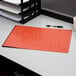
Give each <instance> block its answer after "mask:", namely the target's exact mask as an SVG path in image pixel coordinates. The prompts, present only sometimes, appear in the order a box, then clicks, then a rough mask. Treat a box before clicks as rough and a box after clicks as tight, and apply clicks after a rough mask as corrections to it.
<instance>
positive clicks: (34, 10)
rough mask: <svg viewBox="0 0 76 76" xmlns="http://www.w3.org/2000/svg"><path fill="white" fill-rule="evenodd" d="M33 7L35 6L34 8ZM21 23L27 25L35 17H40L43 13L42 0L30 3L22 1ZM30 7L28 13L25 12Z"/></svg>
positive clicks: (33, 0) (34, 0)
mask: <svg viewBox="0 0 76 76" xmlns="http://www.w3.org/2000/svg"><path fill="white" fill-rule="evenodd" d="M32 5H33V6H32ZM20 6H21V13H20V14H21V17H22V19H21V21H20V22H21V23H25V22H27V21H29V20H31V19H33V18H34V17H36V16H38V15H40V13H41V0H30V1H29V2H26V3H23V0H21V4H20ZM28 6H29V9H28V10H27V11H23V10H24V9H25V8H26V7H28Z"/></svg>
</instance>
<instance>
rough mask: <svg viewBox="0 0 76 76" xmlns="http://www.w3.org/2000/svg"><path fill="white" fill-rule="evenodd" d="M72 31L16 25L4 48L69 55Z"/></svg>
mask: <svg viewBox="0 0 76 76" xmlns="http://www.w3.org/2000/svg"><path fill="white" fill-rule="evenodd" d="M71 35H72V30H65V29H52V28H39V27H31V26H21V25H16V26H15V27H14V29H13V30H12V32H11V33H10V35H9V36H8V38H7V39H6V41H5V42H4V44H3V46H6V47H15V48H22V49H32V50H39V51H52V52H63V53H68V52H69V47H70V41H71Z"/></svg>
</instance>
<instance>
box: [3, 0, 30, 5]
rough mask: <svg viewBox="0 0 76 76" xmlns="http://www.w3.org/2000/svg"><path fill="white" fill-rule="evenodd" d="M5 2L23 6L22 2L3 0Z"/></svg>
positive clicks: (24, 0)
mask: <svg viewBox="0 0 76 76" xmlns="http://www.w3.org/2000/svg"><path fill="white" fill-rule="evenodd" d="M3 1H6V2H9V3H12V4H16V5H19V4H21V0H3ZM28 1H29V0H23V2H28Z"/></svg>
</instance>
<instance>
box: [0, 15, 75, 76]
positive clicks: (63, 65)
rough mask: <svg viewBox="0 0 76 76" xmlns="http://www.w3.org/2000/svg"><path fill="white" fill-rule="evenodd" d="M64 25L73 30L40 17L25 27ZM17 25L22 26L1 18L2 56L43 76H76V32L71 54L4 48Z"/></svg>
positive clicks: (60, 23)
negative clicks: (5, 42) (3, 45)
mask: <svg viewBox="0 0 76 76" xmlns="http://www.w3.org/2000/svg"><path fill="white" fill-rule="evenodd" d="M48 24H50V25H62V26H64V28H63V29H71V30H73V25H72V24H70V23H67V22H64V21H61V20H58V19H55V18H51V17H48V16H44V15H40V16H38V17H36V18H34V19H33V20H31V21H29V22H27V23H25V24H24V25H23V26H34V27H44V28H51V27H46V25H48ZM15 25H22V24H20V23H17V22H14V21H12V20H9V19H6V18H3V17H1V16H0V55H2V56H4V57H6V58H8V59H10V60H11V61H14V62H16V63H18V64H20V65H22V66H24V67H27V68H29V69H31V70H33V71H34V72H36V73H39V74H41V75H42V76H76V32H74V31H73V32H72V38H71V44H70V49H69V53H57V52H44V51H35V50H29V49H16V48H6V47H2V44H3V43H4V41H5V40H6V38H7V37H8V35H9V33H10V32H11V30H12V29H13V27H14V26H15Z"/></svg>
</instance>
